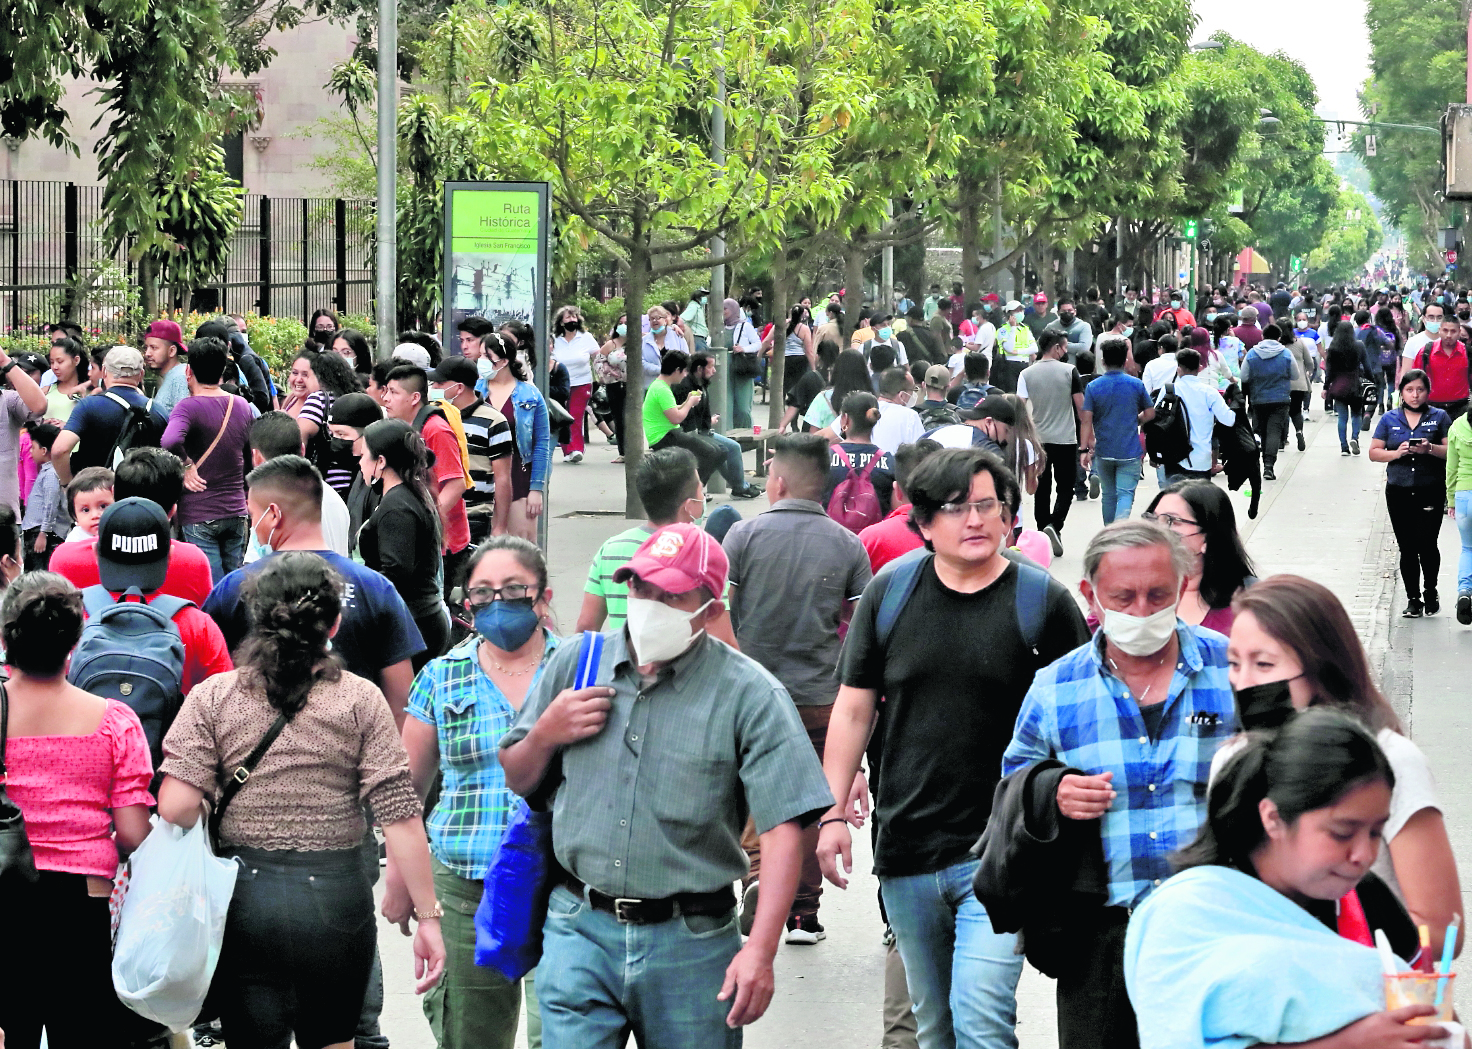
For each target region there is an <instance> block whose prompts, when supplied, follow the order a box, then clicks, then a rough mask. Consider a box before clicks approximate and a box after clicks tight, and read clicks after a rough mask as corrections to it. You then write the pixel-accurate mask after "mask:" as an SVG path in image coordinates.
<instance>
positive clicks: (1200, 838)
mask: <svg viewBox="0 0 1472 1049" xmlns="http://www.w3.org/2000/svg"><path fill="white" fill-rule="evenodd" d="M1376 780H1379V781H1382V782H1384V783H1385V784H1386V785H1387V786H1389V787H1392V788H1393V787H1394V786H1395V773H1394V772H1392V771H1391V768H1390V762H1389V761H1388V760H1386V757H1385V753H1384V751H1382V750H1381V749H1380V745H1379V744H1378V743H1376V742H1375V737H1374V736H1372V735H1370V732H1369V730H1368V729H1366V728H1365V726H1363V725H1361V724H1360V723H1359V722H1358V721H1356V720H1355V719H1354V718H1352V717H1350V716H1349V715H1348V714H1344V713H1341V712H1340V711H1337V710H1306V711H1304V712H1303V713H1301V714H1297V715H1295V716H1293V717H1292V718H1289V719H1288V721H1287V722H1286V723H1285V724H1284V725H1283V726H1282V727H1281V728H1279V729H1278V730H1277V731H1276V732H1254V733H1251V734H1250V735H1249V736H1248V737H1247V745H1246V746H1245V747H1243V748H1242V750H1241V751H1239V752H1238V753H1237V754H1234V755H1233V756H1232V758H1231V760H1229V761H1228V762H1227V765H1226V767H1225V768H1223V769H1222V771H1221V774H1220V775H1219V776H1218V777H1217V778H1216V780H1215V781H1214V782H1213V783H1212V785H1211V789H1210V792H1209V793H1208V795H1207V802H1206V822H1205V823H1204V824H1202V826H1201V830H1200V831H1199V832H1197V835H1196V840H1195V841H1193V842H1192V843H1191V844H1190V845H1187V846H1186V847H1185V848H1183V849H1181V850H1180V851H1179V852H1178V853H1176V855H1175V857H1174V862H1175V867H1176V869H1177V870H1186V869H1187V868H1190V867H1201V866H1205V865H1207V864H1215V865H1217V866H1222V867H1235V868H1237V869H1238V870H1241V871H1244V872H1246V873H1248V874H1254V875H1255V874H1256V871H1255V868H1254V866H1253V863H1252V854H1253V853H1254V852H1256V851H1257V849H1258V847H1259V846H1261V845H1262V844H1263V842H1265V841H1266V840H1267V832H1266V831H1265V830H1264V829H1263V825H1262V814H1261V812H1260V811H1259V808H1258V806H1259V804H1260V803H1261V802H1262V800H1263V799H1264V798H1270V799H1272V802H1273V804H1275V805H1276V806H1277V807H1278V813H1279V815H1281V816H1282V817H1283V820H1284V821H1285V822H1286V823H1289V824H1292V823H1295V822H1296V821H1297V820H1298V818H1299V817H1300V816H1302V815H1303V814H1304V813H1305V812H1312V811H1313V810H1315V809H1322V808H1327V807H1328V806H1330V805H1333V804H1334V803H1335V802H1336V801H1338V800H1339V799H1340V798H1342V797H1344V795H1345V794H1347V793H1349V792H1350V791H1351V790H1354V789H1355V788H1357V787H1360V786H1363V785H1365V784H1366V783H1372V782H1375V781H1376Z"/></svg>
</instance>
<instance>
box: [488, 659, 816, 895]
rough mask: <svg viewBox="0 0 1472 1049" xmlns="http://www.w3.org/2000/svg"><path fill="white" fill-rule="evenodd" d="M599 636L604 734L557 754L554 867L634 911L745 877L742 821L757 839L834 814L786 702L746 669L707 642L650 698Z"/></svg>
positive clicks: (555, 676) (537, 703)
mask: <svg viewBox="0 0 1472 1049" xmlns="http://www.w3.org/2000/svg"><path fill="white" fill-rule="evenodd" d="M605 637H606V643H605V645H604V648H603V659H602V662H601V663H600V665H599V668H598V676H597V679H596V680H597V683H598V684H600V685H608V686H611V687H612V688H613V689H614V690H615V695H614V697H613V707H612V709H611V710H610V711H609V717H608V724H607V725H605V726H604V728H603V731H602V732H600V733H598V734H597V735H596V736H593V737H591V738H589V739H585V740H582V741H580V742H578V743H574V744H572V745H571V746H567V747H563V748H561V750H560V752H559V755H558V757H559V758H560V762H561V773H560V776H561V779H560V783H559V784H558V785H557V787H556V791H557V792H556V795H555V796H554V799H553V803H552V844H553V849H554V851H555V852H556V854H557V861H558V862H559V863H561V864H562V866H563V867H564V868H565V869H567V870H568V871H570V872H571V873H572V874H573V875H574V876H575V877H577V878H578V879H579V880H581V881H583V882H585V883H586V884H588V885H591V886H592V887H593V888H595V889H597V890H598V891H600V892H604V893H607V894H608V895H610V896H622V897H631V898H634V899H661V898H663V897H666V896H673V895H675V894H676V893H681V892H713V891H715V890H716V889H720V888H722V887H723V886H729V885H730V884H731V883H732V882H733V881H735V880H736V879H738V878H740V877H741V876H742V875H743V874H745V873H746V870H747V861H746V853H744V852H743V851H742V849H741V831H742V829H743V828H744V827H745V825H746V817H747V814H748V813H750V815H751V817H752V819H753V820H754V821H755V823H756V830H757V833H758V834H765V833H766V832H767V831H769V830H771V829H772V828H773V827H775V826H777V825H778V824H780V823H786V822H787V821H789V820H799V821H805V822H810V821H811V819H813V818H816V816H818V815H819V814H821V813H822V812H823V811H825V810H826V809H828V808H829V807H830V806H832V805H833V795H832V793H831V792H830V791H829V790H828V783H827V781H826V780H825V779H824V778H823V768H822V766H821V765H820V764H819V763H818V758H817V755H816V754H815V753H814V751H813V745H812V744H811V743H810V742H808V737H807V733H806V732H805V731H804V729H803V727H802V722H801V720H800V719H799V718H798V716H797V710H796V709H795V708H794V707H793V704H792V700H791V699H789V698H788V696H787V692H786V691H785V690H784V689H783V688H782V686H781V685H780V684H779V683H778V682H777V680H776V678H774V677H772V675H770V674H769V673H767V672H766V671H765V670H764V669H762V667H761V665H760V664H759V663H757V662H756V661H755V660H753V659H751V658H749V657H747V656H744V655H742V654H741V653H740V652H737V651H736V650H735V649H733V648H731V647H730V646H729V645H726V644H724V643H722V642H720V641H716V640H714V639H712V638H711V637H709V636H707V635H702V636H701V637H700V639H699V640H698V641H697V642H696V643H695V644H694V646H692V648H691V649H690V650H689V651H688V652H686V653H685V654H684V655H682V656H680V657H679V658H678V659H676V660H675V661H674V662H673V663H671V664H670V665H669V666H667V667H665V668H664V669H663V670H662V671H660V673H659V676H658V678H657V679H656V680H655V681H654V682H652V683H651V684H648V685H647V686H646V685H645V684H644V682H643V681H642V680H641V677H640V674H639V670H638V667H637V666H636V665H635V664H634V661H633V658H632V655H631V654H630V652H629V650H628V645H627V641H626V638H625V635H624V633H623V632H622V631H620V632H619V633H617V634H608V635H605ZM579 647H580V646H579V645H577V644H574V643H572V642H569V643H567V644H564V645H563V646H562V647H561V648H559V649H558V650H557V652H556V653H554V654H553V656H552V658H551V659H550V660H549V661H548V663H547V669H546V670H545V672H544V673H543V674H542V677H541V680H540V681H539V682H538V683H537V685H536V686H535V687H534V688H533V689H532V692H531V694H530V695H529V696H528V697H527V700H526V703H525V705H524V706H523V707H522V708H521V714H520V715H519V716H518V717H517V719H516V722H515V724H514V725H512V727H511V731H510V732H508V733H507V734H506V736H505V738H503V739H502V740H501V746H502V747H508V746H510V745H511V744H513V743H515V742H517V741H518V740H520V739H523V738H524V737H525V736H526V734H527V732H529V731H530V730H531V727H532V725H533V724H535V723H536V720H537V718H538V717H540V716H541V713H542V711H544V710H546V709H547V706H548V705H549V704H550V703H551V702H552V700H553V699H555V698H556V697H557V694H558V693H559V692H561V691H562V690H563V689H567V688H571V687H572V683H573V679H574V676H575V673H576V669H577V656H578V649H579ZM550 768H551V773H552V774H554V775H556V774H557V764H556V762H555V761H554V764H553V765H552V766H551V767H550Z"/></svg>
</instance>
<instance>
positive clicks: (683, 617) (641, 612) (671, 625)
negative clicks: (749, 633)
mask: <svg viewBox="0 0 1472 1049" xmlns="http://www.w3.org/2000/svg"><path fill="white" fill-rule="evenodd" d="M710 604H711V602H710V601H707V602H706V603H705V604H703V605H701V606H700V607H699V608H697V609H696V610H695V611H693V612H681V611H680V610H679V609H678V608H671V607H670V606H669V605H667V604H665V603H664V602H663V601H652V600H650V599H649V598H647V597H635V596H634V595H633V594H630V595H629V607H628V628H629V642H630V643H631V644H632V645H633V646H634V658H635V659H637V660H638V661H639V665H640V666H648V665H649V664H650V663H668V662H669V661H670V660H672V659H674V658H675V657H677V656H679V655H680V654H682V653H683V652H685V651H686V650H687V649H688V648H689V647H690V646H691V645H692V644H694V643H695V639H696V638H697V637H699V636H700V633H699V632H696V631H692V630H691V629H690V620H692V619H694V618H695V617H696V616H698V615H700V613H701V612H704V611H705V610H706V609H707V608H709V607H710ZM702 632H703V631H702Z"/></svg>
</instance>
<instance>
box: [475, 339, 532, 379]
mask: <svg viewBox="0 0 1472 1049" xmlns="http://www.w3.org/2000/svg"><path fill="white" fill-rule="evenodd" d="M480 345H481V349H482V350H484V351H485V352H486V353H487V354H489V355H490V356H491V357H492V358H494V359H495V360H498V361H505V362H506V367H507V368H508V369H510V371H511V377H512V378H513V379H516V380H517V381H518V382H526V368H525V367H524V366H523V365H522V363H521V359H520V358H519V357H517V356H516V351H515V350H514V349H512V348H511V344H510V343H509V342H507V341H506V336H504V335H502V334H501V333H500V332H496V331H493V332H491V333H490V334H489V335H483V336H481V340H480Z"/></svg>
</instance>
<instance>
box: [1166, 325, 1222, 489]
mask: <svg viewBox="0 0 1472 1049" xmlns="http://www.w3.org/2000/svg"><path fill="white" fill-rule="evenodd" d="M1200 371H1201V354H1199V353H1197V352H1196V351H1195V350H1193V349H1191V348H1189V347H1187V348H1186V349H1184V350H1177V351H1176V381H1175V384H1174V387H1173V389H1174V390H1175V396H1176V410H1177V411H1182V412H1185V414H1186V423H1187V427H1188V429H1189V432H1190V436H1191V452H1190V454H1189V455H1188V456H1186V458H1184V459H1182V460H1180V461H1179V462H1176V463H1166V464H1164V473H1165V480H1166V482H1167V483H1170V482H1172V481H1179V480H1190V479H1192V478H1199V479H1202V480H1210V479H1211V476H1212V474H1213V473H1214V472H1215V471H1214V467H1215V465H1216V455H1215V453H1214V452H1213V450H1212V439H1213V438H1214V437H1215V435H1216V424H1217V423H1220V424H1221V425H1223V426H1234V425H1236V422H1237V413H1236V412H1234V411H1233V410H1232V409H1231V408H1228V407H1227V402H1226V401H1224V400H1223V399H1222V395H1221V394H1220V393H1218V392H1217V390H1216V387H1215V386H1212V385H1210V384H1208V383H1207V382H1205V381H1204V380H1203V379H1202V378H1201V377H1200V375H1198V374H1197V373H1198V372H1200ZM1161 407H1162V401H1161V400H1157V401H1156V403H1155V409H1156V411H1157V413H1158V412H1159V410H1160V408H1161Z"/></svg>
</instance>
